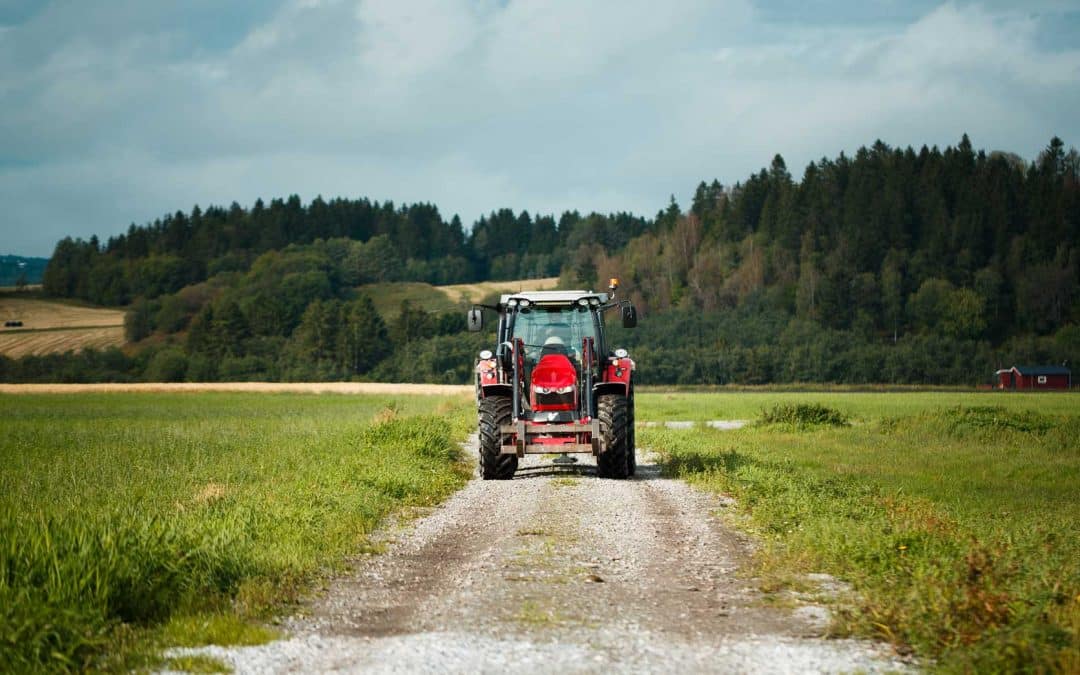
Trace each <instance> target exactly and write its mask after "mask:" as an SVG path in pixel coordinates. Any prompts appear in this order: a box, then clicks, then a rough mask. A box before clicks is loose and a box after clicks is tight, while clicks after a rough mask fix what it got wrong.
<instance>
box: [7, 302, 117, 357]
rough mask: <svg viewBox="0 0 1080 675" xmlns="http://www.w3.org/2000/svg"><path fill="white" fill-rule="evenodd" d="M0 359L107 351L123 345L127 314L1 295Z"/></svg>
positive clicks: (114, 310)
mask: <svg viewBox="0 0 1080 675" xmlns="http://www.w3.org/2000/svg"><path fill="white" fill-rule="evenodd" d="M9 320H17V321H22V326H21V327H18V328H0V355H3V356H7V357H9V358H19V357H21V356H28V355H40V354H51V353H54V352H66V351H80V350H83V349H88V348H93V349H104V348H106V347H118V346H120V345H122V344H124V312H123V310H119V309H106V308H99V307H83V306H80V305H74V304H68V303H64V302H54V301H49V300H40V299H37V298H20V297H15V295H14V294H2V295H0V325H2V324H3V322H6V321H9Z"/></svg>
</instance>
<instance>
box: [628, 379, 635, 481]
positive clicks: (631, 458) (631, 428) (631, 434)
mask: <svg viewBox="0 0 1080 675" xmlns="http://www.w3.org/2000/svg"><path fill="white" fill-rule="evenodd" d="M626 405H627V408H628V413H627V416H626V446H627V450H626V473H627V474H629V475H631V476H633V475H634V474H635V473H637V433H636V431H635V420H634V390H633V389H631V390H630V398H629V399H628V400H627V404H626Z"/></svg>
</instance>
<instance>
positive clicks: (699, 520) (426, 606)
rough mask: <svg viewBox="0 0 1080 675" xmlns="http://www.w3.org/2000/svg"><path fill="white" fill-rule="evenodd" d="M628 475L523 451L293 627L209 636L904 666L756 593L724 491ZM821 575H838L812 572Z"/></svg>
mask: <svg viewBox="0 0 1080 675" xmlns="http://www.w3.org/2000/svg"><path fill="white" fill-rule="evenodd" d="M643 459H644V461H645V463H644V464H643V465H642V466H640V467H639V475H638V476H637V477H636V478H635V479H633V480H629V481H614V480H602V479H599V478H596V477H595V475H594V474H593V467H591V466H583V467H580V468H578V469H576V470H574V471H570V472H567V471H566V470H563V469H557V468H555V467H553V466H552V465H551V463H550V462H548V461H542V460H538V459H533V458H530V460H529V466H528V467H527V468H524V469H522V470H519V473H518V477H517V478H516V479H515V480H513V481H508V482H497V481H492V482H484V481H479V480H474V481H472V482H471V483H470V484H469V485H468V486H467V487H466V488H465V489H464V490H462V491H461V492H459V493H458V494H457V495H455V496H454V497H453V498H452V499H451V500H449V501H448V502H447V503H446V504H445V505H443V506H442V507H440V508H438V509H435V510H434V511H433V512H431V513H430V514H428V515H427V516H426V517H424V518H421V519H419V520H416V521H414V522H413V523H411V524H410V525H408V526H406V527H403V528H401V529H398V530H388V531H387V532H386V533H385V535H384V536H385V537H386V538H387V539H388V541H389V542H390V544H389V548H388V550H387V552H386V553H384V554H383V555H378V556H371V557H364V558H361V559H359V560H357V561H356V563H355V569H354V572H353V573H352V574H350V575H348V576H346V577H344V578H342V579H340V580H339V581H337V582H335V583H333V584H332V585H331V586H330V587H329V588H328V589H327V590H326V591H325V593H323V594H322V595H321V596H320V597H318V598H316V599H315V600H313V601H312V602H311V603H310V605H309V606H308V607H306V608H305V612H304V616H301V617H295V618H292V619H289V620H288V621H287V622H286V624H285V626H286V630H287V632H288V633H289V637H288V639H285V640H282V641H278V642H274V643H271V644H269V645H264V646H260V647H247V648H229V649H225V648H220V647H209V648H202V649H197V650H175V652H174V653H177V654H181V653H190V652H192V651H194V652H195V653H202V654H207V655H210V656H214V657H217V658H221V659H223V660H225V661H226V662H228V663H229V664H230V665H231V666H232V667H233V668H235V669H236V671H237V672H241V673H243V672H301V671H320V672H327V671H360V672H372V671H373V672H506V671H511V672H560V671H569V672H604V673H607V672H798V673H805V672H847V671H853V670H859V671H870V672H873V671H881V670H897V669H900V670H903V669H904V668H905V666H904V664H902V663H899V662H897V661H895V660H893V659H892V658H891V656H890V654H889V652H888V650H887V649H886V648H884V647H881V646H878V645H871V644H867V643H863V642H857V641H852V640H829V639H824V638H823V637H822V636H823V634H824V631H825V629H826V624H827V620H826V617H827V612H826V611H825V610H824V608H822V607H819V606H816V605H813V604H808V603H807V602H805V601H802V600H799V599H798V598H786V599H785V602H783V603H779V604H777V603H767V602H765V601H764V598H763V597H762V595H761V594H760V593H759V592H758V591H757V590H756V585H755V583H754V581H753V580H752V579H749V578H747V576H746V573H745V570H746V569H747V564H748V561H749V556H750V554H751V548H752V546H751V543H750V542H749V541H748V540H747V539H746V538H744V537H743V536H741V535H739V534H737V533H736V532H734V531H733V530H732V529H731V528H730V527H728V526H726V525H725V524H724V523H723V519H722V518H720V517H717V516H716V515H714V514H715V513H716V512H718V511H723V509H724V508H725V507H724V504H723V503H722V502H719V501H717V500H715V499H714V498H712V497H709V496H707V495H705V494H702V493H699V492H697V491H695V490H693V489H691V488H690V487H689V486H687V485H686V484H685V483H682V482H680V481H675V480H670V479H665V478H662V477H661V476H660V474H659V469H658V468H657V467H656V466H655V465H654V464H650V463H648V462H649V461H650V458H648V457H645V458H643ZM817 581H818V582H821V583H823V584H824V586H825V587H830V586H835V584H834V583H832V582H830V580H829V579H828V578H826V577H818V578H817Z"/></svg>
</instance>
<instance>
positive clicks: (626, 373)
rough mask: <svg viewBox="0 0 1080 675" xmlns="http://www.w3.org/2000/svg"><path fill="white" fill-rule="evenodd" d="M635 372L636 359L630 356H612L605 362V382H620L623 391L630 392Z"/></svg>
mask: <svg viewBox="0 0 1080 675" xmlns="http://www.w3.org/2000/svg"><path fill="white" fill-rule="evenodd" d="M633 372H634V361H633V359H631V358H630V357H629V356H627V357H625V358H621V359H618V358H611V359H609V360H608V362H607V363H606V364H604V373H603V378H601V379H602V380H603V382H602V383H601V386H602V385H603V384H620V385H622V389H621V390H617V391H621V392H622V393H625V394H629V390H630V378H631V376H632V375H633Z"/></svg>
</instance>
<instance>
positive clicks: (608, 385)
mask: <svg viewBox="0 0 1080 675" xmlns="http://www.w3.org/2000/svg"><path fill="white" fill-rule="evenodd" d="M593 391H594V392H595V393H596V395H597V396H600V395H602V394H622V395H623V396H629V395H630V383H629V382H621V381H616V382H598V383H597V384H596V386H595V387H593Z"/></svg>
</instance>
